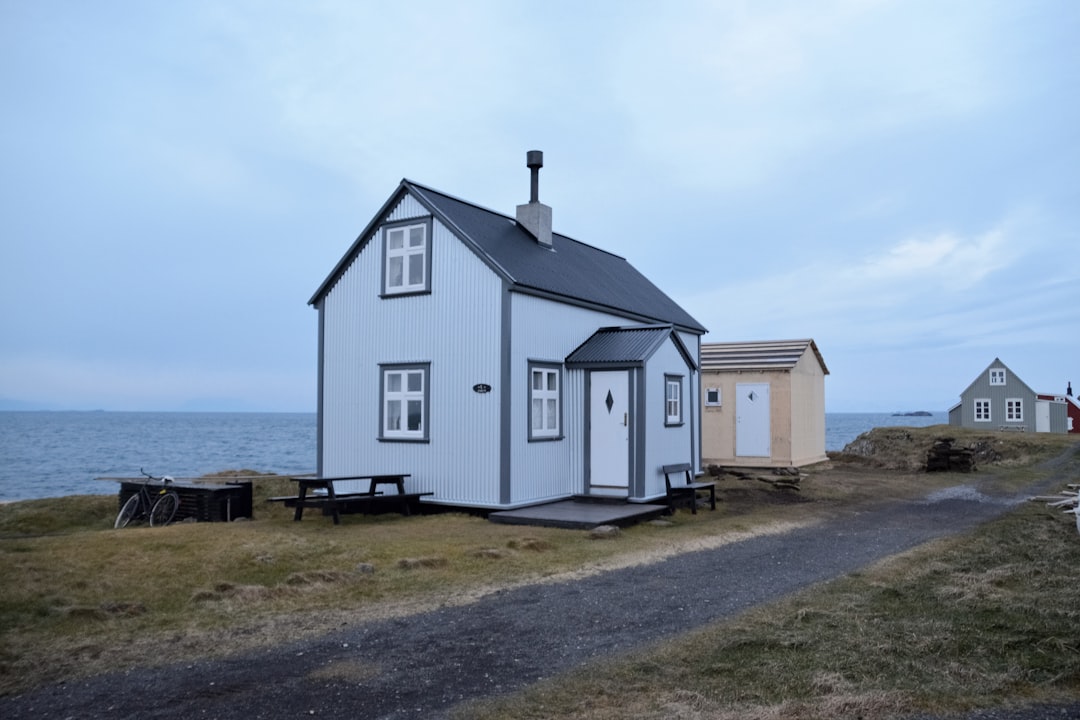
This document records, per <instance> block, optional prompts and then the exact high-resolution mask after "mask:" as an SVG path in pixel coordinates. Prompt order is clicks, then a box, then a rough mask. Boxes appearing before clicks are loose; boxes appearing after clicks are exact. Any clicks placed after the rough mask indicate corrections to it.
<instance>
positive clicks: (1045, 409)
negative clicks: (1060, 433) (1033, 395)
mask: <svg viewBox="0 0 1080 720" xmlns="http://www.w3.org/2000/svg"><path fill="white" fill-rule="evenodd" d="M1035 432H1050V401H1049V400H1036V401H1035Z"/></svg>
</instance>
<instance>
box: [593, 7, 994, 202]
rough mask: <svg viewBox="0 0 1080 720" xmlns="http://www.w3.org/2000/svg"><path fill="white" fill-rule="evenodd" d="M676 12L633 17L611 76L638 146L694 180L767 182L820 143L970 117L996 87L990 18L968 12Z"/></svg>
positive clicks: (830, 145) (828, 145)
mask: <svg viewBox="0 0 1080 720" xmlns="http://www.w3.org/2000/svg"><path fill="white" fill-rule="evenodd" d="M666 8H667V13H666V14H663V13H661V12H659V11H657V12H656V13H648V14H647V16H643V17H640V18H639V22H638V23H637V24H636V25H631V28H630V31H629V32H628V33H626V34H625V36H624V37H623V40H622V48H621V50H620V52H619V53H618V56H617V60H616V62H615V63H614V65H613V67H612V69H611V72H612V74H613V76H614V84H615V86H616V96H617V99H618V101H619V102H620V103H621V104H622V106H623V108H624V111H625V113H626V114H627V116H628V117H629V118H630V122H631V124H632V126H633V127H634V128H635V130H636V133H635V139H636V150H637V151H638V152H640V153H641V154H643V155H645V156H648V157H651V158H652V160H653V161H654V162H655V163H656V165H657V167H658V168H660V169H661V170H660V171H661V172H662V173H663V174H664V175H665V176H670V177H673V178H680V179H682V180H683V181H684V182H686V183H687V184H688V185H702V184H704V185H705V186H708V187H714V188H718V189H731V188H735V187H743V186H748V185H749V186H753V185H756V184H758V183H761V182H764V181H766V180H767V179H769V178H772V177H774V176H775V175H776V174H777V173H780V172H783V171H784V170H785V169H786V168H788V167H790V165H791V164H792V163H796V162H799V161H801V160H802V159H803V158H804V157H805V156H806V155H807V154H809V153H815V152H820V151H822V150H825V151H829V150H831V149H835V148H836V147H843V146H846V145H849V144H851V143H859V142H864V141H866V140H867V139H868V138H877V139H880V138H881V137H882V136H883V135H887V134H888V133H891V132H894V131H896V130H897V129H900V128H907V127H912V126H916V127H918V126H922V125H925V124H926V123H927V122H929V121H932V120H942V119H955V118H959V117H963V116H964V115H966V114H968V113H971V112H973V111H975V110H977V109H979V108H981V107H983V106H985V105H986V104H987V102H988V101H989V96H990V94H991V93H993V92H994V87H993V86H992V84H991V83H989V82H987V77H988V75H989V72H988V68H987V67H986V66H985V61H984V60H983V59H982V58H980V57H979V55H978V52H979V50H981V48H982V46H981V44H980V43H981V42H982V39H981V38H980V37H979V33H980V32H981V31H983V30H984V29H985V24H984V23H979V22H972V21H971V20H972V19H971V18H970V17H968V16H967V15H966V14H963V13H960V14H959V15H960V16H959V17H953V18H950V17H949V15H948V14H947V13H931V12H928V11H927V8H922V7H919V6H915V5H912V4H910V3H903V2H899V3H898V2H892V1H891V0H882V1H880V2H866V1H860V0H836V1H834V2H826V3H812V4H808V3H791V4H786V3H781V4H779V5H770V6H762V5H761V4H754V5H747V6H744V5H741V4H728V3H724V4H719V5H716V4H711V3H699V4H696V5H694V7H693V11H690V12H688V11H687V8H686V7H685V5H683V4H676V5H668V6H666ZM642 15H646V14H645V13H643V14H642Z"/></svg>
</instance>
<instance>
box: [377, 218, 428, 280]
mask: <svg viewBox="0 0 1080 720" xmlns="http://www.w3.org/2000/svg"><path fill="white" fill-rule="evenodd" d="M417 235H418V236H419V241H420V242H419V244H416V245H414V244H413V242H414V239H415V238H416V236H417ZM398 238H400V241H401V246H400V247H396V240H397V239H398ZM396 265H400V268H399V269H400V273H401V278H400V282H394V280H395V277H394V275H396V273H395V272H394V268H395V266H396ZM414 267H415V268H418V269H419V271H420V274H421V276H422V277H421V278H420V279H419V280H418V281H413V279H412V278H411V277H410V275H411V272H410V271H411V270H412V269H413V268H414ZM382 281H383V282H382V286H383V295H384V296H393V295H408V294H416V293H425V292H430V291H431V220H430V219H428V220H422V221H420V222H417V221H416V220H410V221H408V222H400V223H393V224H390V225H386V226H385V227H383V270H382Z"/></svg>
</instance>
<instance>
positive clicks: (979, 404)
mask: <svg viewBox="0 0 1080 720" xmlns="http://www.w3.org/2000/svg"><path fill="white" fill-rule="evenodd" d="M974 410H975V414H974V415H973V417H974V418H975V422H992V419H991V417H990V399H989V398H975V404H974ZM980 410H985V412H980ZM984 415H985V417H983V416H984Z"/></svg>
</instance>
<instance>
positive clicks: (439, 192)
mask: <svg viewBox="0 0 1080 720" xmlns="http://www.w3.org/2000/svg"><path fill="white" fill-rule="evenodd" d="M401 182H402V183H403V184H404V185H406V186H408V187H410V188H414V189H418V190H421V191H426V192H431V193H435V194H436V195H442V196H443V197H444V198H447V199H449V200H453V201H454V202H459V203H461V204H462V205H468V206H469V207H472V208H476V209H477V210H482V211H483V212H486V213H490V214H492V215H497V216H498V217H501V218H506V219H507V220H509V221H510V222H512V223H515V224H518V225H520V224H521V223H519V222H518V221H517V218H516V217H514V216H512V215H508V214H506V213H504V212H499V211H498V210H492V209H491V208H489V207H486V206H484V205H481V204H479V203H475V202H473V201H471V200H466V199H465V198H461V197H458V196H457V195H451V194H450V193H448V192H443V191H442V190H439V189H438V188H433V187H431V186H430V185H425V184H424V183H421V182H416V181H415V180H410V179H409V178H402V179H401ZM551 234H552V235H558V236H559V237H560V238H562V239H563V240H566V241H567V242H572V243H576V244H577V245H581V246H582V247H587V248H589V249H590V250H595V251H596V252H602V253H604V254H605V255H610V256H611V257H616V258H619V259H620V260H626V257H624V256H623V255H619V254H618V253H613V252H611V251H610V250H605V249H604V248H602V247H597V246H596V245H592V244H591V243H587V242H584V241H583V240H578V239H577V238H573V237H570V236H569V235H565V234H563V233H561V232H555V231H554V230H553V231H552V233H551Z"/></svg>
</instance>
